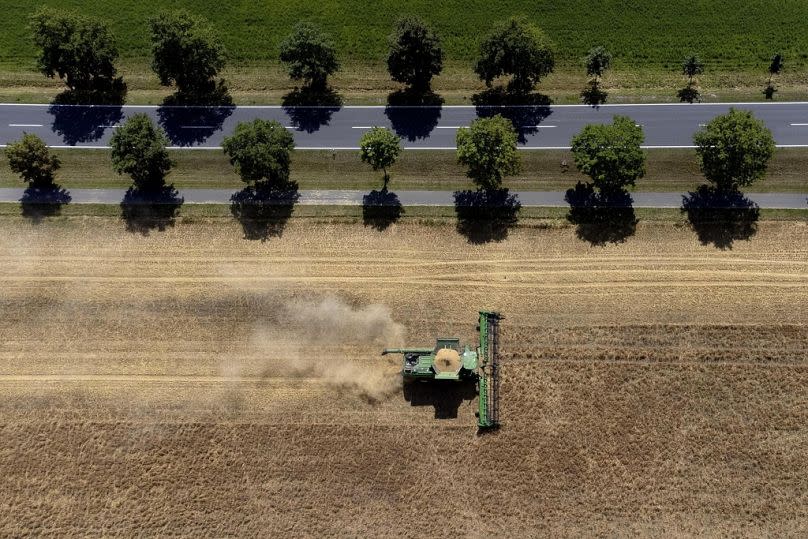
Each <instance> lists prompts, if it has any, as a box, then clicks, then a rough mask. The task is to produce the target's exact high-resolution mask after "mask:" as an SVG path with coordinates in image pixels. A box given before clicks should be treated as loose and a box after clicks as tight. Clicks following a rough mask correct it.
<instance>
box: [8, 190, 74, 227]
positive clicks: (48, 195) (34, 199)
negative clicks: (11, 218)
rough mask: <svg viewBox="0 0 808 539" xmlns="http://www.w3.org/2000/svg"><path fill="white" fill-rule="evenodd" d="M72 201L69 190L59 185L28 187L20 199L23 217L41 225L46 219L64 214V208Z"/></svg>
mask: <svg viewBox="0 0 808 539" xmlns="http://www.w3.org/2000/svg"><path fill="white" fill-rule="evenodd" d="M71 200H72V197H71V196H70V193H69V192H68V191H67V189H65V188H63V187H62V186H60V185H58V184H55V183H54V184H51V185H48V186H45V187H34V186H31V187H28V188H27V189H26V190H25V191H23V194H22V198H20V207H21V208H22V215H23V217H27V218H28V219H31V221H32V222H33V223H40V222H42V220H44V219H45V218H46V217H54V216H57V215H59V214H60V213H61V212H62V206H64V205H65V204H69V203H70V201H71Z"/></svg>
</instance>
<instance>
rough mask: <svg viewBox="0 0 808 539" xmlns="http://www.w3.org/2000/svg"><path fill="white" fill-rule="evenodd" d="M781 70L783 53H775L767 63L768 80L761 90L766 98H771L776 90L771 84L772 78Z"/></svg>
mask: <svg viewBox="0 0 808 539" xmlns="http://www.w3.org/2000/svg"><path fill="white" fill-rule="evenodd" d="M782 70H783V55H781V54H775V55H774V56H772V61H771V63H770V64H769V82H767V83H766V88H765V89H764V90H763V93H764V94H765V95H766V99H772V98H773V97H774V92H776V91H777V89H776V88H775V87H774V85H773V84H772V78H773V77H774V76H775V75H779V74H780V72H781V71H782Z"/></svg>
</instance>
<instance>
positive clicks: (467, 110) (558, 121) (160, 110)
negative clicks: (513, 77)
mask: <svg viewBox="0 0 808 539" xmlns="http://www.w3.org/2000/svg"><path fill="white" fill-rule="evenodd" d="M731 106H734V107H736V108H740V109H746V110H751V111H752V112H753V113H754V114H755V116H757V117H758V118H760V119H761V120H763V121H764V122H765V123H766V125H767V126H768V127H769V129H771V130H772V132H773V133H774V137H775V140H776V141H777V144H778V146H781V147H808V103H778V102H772V103H735V104H730V103H725V104H640V105H603V106H601V107H599V108H593V107H590V106H586V105H556V106H524V107H473V106H444V107H383V106H350V107H349V106H346V107H287V108H284V107H279V106H256V107H248V106H243V107H156V106H124V107H117V106H70V105H60V106H57V105H20V104H0V143H2V144H6V143H8V142H10V141H12V140H15V139H17V138H19V137H20V136H21V135H22V133H23V132H29V133H35V134H37V135H39V136H40V137H41V138H42V139H43V140H45V142H46V143H47V144H48V145H49V146H54V147H72V146H80V147H91V148H104V147H106V146H107V145H108V144H109V139H110V136H111V135H112V133H113V131H114V129H115V128H116V127H117V126H119V125H120V124H121V123H122V122H124V121H125V120H126V118H127V117H129V116H131V115H132V114H135V113H139V112H142V113H146V114H148V115H149V116H151V117H152V118H154V119H155V121H157V122H159V124H160V125H161V126H162V127H163V128H164V129H165V130H166V133H167V134H168V136H169V138H170V140H171V143H172V145H173V146H175V147H179V148H188V149H191V148H208V149H216V148H219V147H220V146H221V143H222V139H223V137H225V136H227V135H229V134H230V133H232V132H233V129H234V128H235V126H236V124H238V123H239V122H244V121H249V120H252V119H255V118H263V119H273V120H277V121H279V122H281V123H282V124H283V125H284V126H286V127H287V128H288V129H290V130H291V131H292V133H294V136H295V141H296V144H297V147H298V148H299V149H325V150H329V149H355V148H356V147H357V145H358V141H359V137H361V135H362V133H363V132H364V131H365V130H366V129H368V128H370V127H372V126H384V127H389V128H391V129H393V130H394V131H395V132H396V133H398V134H399V135H400V136H401V137H402V139H403V142H404V147H405V148H408V149H454V146H455V135H456V132H457V129H459V128H462V127H465V126H468V125H469V124H470V123H471V121H472V120H474V119H475V118H477V117H479V116H485V115H491V114H496V113H502V114H504V115H505V116H508V117H510V118H511V119H512V120H513V121H514V124H515V125H517V126H518V130H519V135H520V142H521V144H522V148H524V149H542V148H544V149H551V148H566V147H568V146H569V142H570V139H571V138H572V137H573V135H575V134H576V133H578V132H579V131H580V130H581V128H582V127H583V126H584V125H586V124H589V123H604V122H609V121H611V118H612V116H614V115H615V114H622V115H628V116H630V117H631V118H633V119H634V121H635V122H637V123H638V124H640V125H641V126H642V127H643V129H644V131H645V140H646V147H648V148H679V147H690V146H691V145H692V138H693V133H694V132H696V131H697V130H698V129H699V127H700V126H701V125H703V124H705V123H706V122H708V121H709V120H710V119H711V118H713V117H715V116H716V115H718V114H723V113H725V112H727V110H728V109H729V108H730V107H731Z"/></svg>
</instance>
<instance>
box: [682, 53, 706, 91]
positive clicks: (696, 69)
mask: <svg viewBox="0 0 808 539" xmlns="http://www.w3.org/2000/svg"><path fill="white" fill-rule="evenodd" d="M703 72H704V64H703V63H702V62H701V60H699V57H698V56H688V57H687V58H685V59H684V60H683V61H682V73H683V74H684V75H686V76H687V79H688V80H687V86H685V87H684V88H682V89H681V90H679V91H678V92H677V94H676V95H677V96H679V101H682V102H685V101H687V102H688V103H692V102H693V101H698V100H700V99H701V93H700V92H699V88H698V85H697V84H696V82H695V81H694V80H693V77H695V76H696V75H699V74H701V73H703Z"/></svg>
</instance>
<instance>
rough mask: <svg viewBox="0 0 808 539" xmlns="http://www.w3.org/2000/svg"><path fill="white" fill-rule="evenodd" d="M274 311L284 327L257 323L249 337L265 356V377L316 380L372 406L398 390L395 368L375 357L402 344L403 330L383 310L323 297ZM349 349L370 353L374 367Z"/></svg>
mask: <svg viewBox="0 0 808 539" xmlns="http://www.w3.org/2000/svg"><path fill="white" fill-rule="evenodd" d="M278 310H279V313H280V314H282V316H281V317H280V319H282V320H283V323H279V324H273V325H270V324H268V323H261V324H259V325H258V326H257V327H256V329H255V331H254V334H253V339H252V344H253V345H254V346H255V347H256V348H257V349H258V350H261V351H263V353H264V354H265V355H266V356H267V362H268V364H267V367H266V368H265V370H264V372H263V373H262V374H263V376H265V377H274V376H287V377H288V376H291V377H299V378H316V379H319V380H321V381H323V382H325V383H326V384H327V385H328V386H329V387H331V388H333V389H334V390H335V391H337V392H340V393H345V394H351V395H355V396H357V397H359V398H360V399H362V400H363V401H365V402H367V403H370V404H374V403H378V402H381V401H383V400H385V399H387V398H389V397H391V396H393V395H394V394H396V393H397V392H398V391H399V390H400V388H401V375H400V373H399V366H398V363H397V362H396V363H395V364H393V363H392V361H389V360H388V361H385V360H383V359H382V358H381V357H378V354H379V352H380V351H381V348H382V347H385V346H387V347H396V346H401V345H403V343H404V334H405V329H404V326H403V325H402V324H399V323H398V322H396V321H395V320H393V316H392V313H391V311H390V309H389V308H388V307H386V306H385V305H380V304H371V305H366V306H363V307H352V306H351V305H349V304H348V303H346V302H345V301H343V300H342V299H340V298H338V297H336V296H327V297H325V298H322V299H318V300H310V299H305V300H300V299H298V300H288V301H286V302H283V303H282V304H281V305H280V306H279V309H278ZM349 350H357V351H360V350H363V351H364V350H369V351H371V353H372V355H373V362H372V363H369V362H364V363H362V362H360V361H359V360H358V359H357V358H356V357H355V356H354V355H352V354H349V353H348V351H349ZM364 355H367V353H365V354H364Z"/></svg>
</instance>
